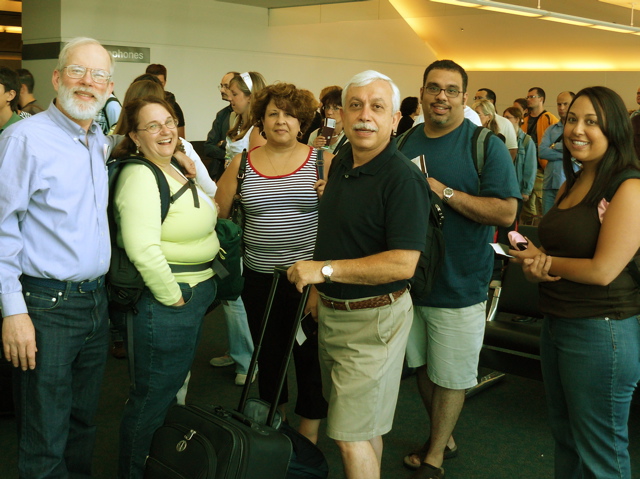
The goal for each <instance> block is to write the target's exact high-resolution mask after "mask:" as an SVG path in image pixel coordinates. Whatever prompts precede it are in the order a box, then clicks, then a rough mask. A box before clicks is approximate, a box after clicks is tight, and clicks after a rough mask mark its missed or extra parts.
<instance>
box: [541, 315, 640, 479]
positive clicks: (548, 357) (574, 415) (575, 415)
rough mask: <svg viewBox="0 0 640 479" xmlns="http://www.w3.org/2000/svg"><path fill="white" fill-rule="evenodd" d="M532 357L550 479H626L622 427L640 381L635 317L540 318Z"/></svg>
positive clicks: (626, 454) (638, 331)
mask: <svg viewBox="0 0 640 479" xmlns="http://www.w3.org/2000/svg"><path fill="white" fill-rule="evenodd" d="M540 352H541V357H542V374H543V376H544V385H545V390H546V392H547V403H548V406H549V420H550V423H551V429H552V432H553V437H554V439H555V443H556V446H555V477H556V479H592V478H593V479H596V478H597V479H609V478H624V479H631V465H630V460H629V452H628V450H627V447H628V445H629V432H628V428H627V423H628V419H629V408H630V405H631V397H632V396H633V391H634V389H635V387H636V384H637V383H638V380H640V317H638V316H632V317H630V318H627V319H623V320H614V319H608V318H590V319H562V318H549V317H547V318H545V321H544V326H543V329H542V335H541V338H540Z"/></svg>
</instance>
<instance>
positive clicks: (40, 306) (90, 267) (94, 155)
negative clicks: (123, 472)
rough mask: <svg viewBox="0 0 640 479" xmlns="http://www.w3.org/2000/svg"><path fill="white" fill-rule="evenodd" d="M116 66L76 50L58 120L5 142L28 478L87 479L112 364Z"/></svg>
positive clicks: (7, 301)
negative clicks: (109, 106) (110, 163)
mask: <svg viewBox="0 0 640 479" xmlns="http://www.w3.org/2000/svg"><path fill="white" fill-rule="evenodd" d="M112 75H113V59H112V58H111V56H110V55H109V53H108V52H107V51H106V50H105V49H104V48H103V47H102V46H101V45H100V43H98V42H97V41H96V40H93V39H90V38H76V39H73V40H71V41H70V42H69V43H68V44H67V45H66V46H65V47H64V48H63V49H62V51H61V52H60V57H59V59H58V64H57V66H56V69H55V70H54V72H53V79H52V81H53V86H54V88H55V89H56V91H57V92H58V94H57V98H56V99H55V100H54V101H53V102H52V103H51V105H50V106H49V108H48V109H47V110H46V111H44V112H42V113H40V114H38V115H35V116H34V117H33V118H30V119H29V121H23V122H18V123H16V124H14V125H12V126H11V127H9V128H8V129H7V130H6V131H5V132H4V133H3V135H2V137H1V139H0V305H1V307H2V314H3V316H4V318H3V325H2V342H3V353H4V357H5V358H6V360H8V361H10V362H11V363H12V364H13V366H15V368H16V369H15V371H14V375H13V379H14V397H15V398H16V416H17V423H18V454H19V457H18V469H19V475H20V477H39V478H45V477H88V476H91V458H92V456H93V447H94V443H95V435H96V427H95V424H94V416H95V412H96V409H97V406H98V398H99V395H100V386H101V383H102V376H103V371H104V367H105V363H106V359H107V347H108V314H107V294H106V290H105V287H104V275H105V273H106V272H107V270H108V268H109V259H110V251H111V246H110V239H109V225H108V221H107V199H108V198H107V196H108V187H107V170H106V168H105V161H106V159H107V158H108V157H109V153H110V151H111V148H112V146H113V142H115V141H117V138H115V137H105V136H104V134H103V132H102V130H101V129H100V127H99V126H98V125H97V124H96V123H95V122H94V121H93V118H94V117H95V116H96V113H97V112H98V111H99V110H100V109H102V108H103V107H104V104H105V101H106V100H107V98H108V97H109V95H110V94H111V92H112V90H113V82H112V81H111V77H112Z"/></svg>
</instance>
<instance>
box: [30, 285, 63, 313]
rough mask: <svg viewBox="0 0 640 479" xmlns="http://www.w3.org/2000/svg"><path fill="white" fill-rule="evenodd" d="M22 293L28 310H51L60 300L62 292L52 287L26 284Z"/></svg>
mask: <svg viewBox="0 0 640 479" xmlns="http://www.w3.org/2000/svg"><path fill="white" fill-rule="evenodd" d="M23 294H24V301H25V303H26V305H27V309H28V310H29V311H53V310H54V309H55V308H57V307H58V305H59V304H60V302H61V301H62V292H61V291H56V290H54V289H48V288H38V287H37V286H33V287H32V286H26V287H23Z"/></svg>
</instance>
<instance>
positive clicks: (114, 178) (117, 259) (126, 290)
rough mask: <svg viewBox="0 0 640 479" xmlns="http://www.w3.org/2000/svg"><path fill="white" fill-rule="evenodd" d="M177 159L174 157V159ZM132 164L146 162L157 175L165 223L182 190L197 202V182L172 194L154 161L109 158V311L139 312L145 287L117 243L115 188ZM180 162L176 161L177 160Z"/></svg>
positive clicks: (136, 158) (136, 157)
mask: <svg viewBox="0 0 640 479" xmlns="http://www.w3.org/2000/svg"><path fill="white" fill-rule="evenodd" d="M173 161H174V160H172V162H173ZM129 164H137V165H145V166H146V167H147V168H149V169H150V170H151V171H152V172H153V173H154V175H155V177H156V182H157V184H158V190H159V191H160V219H161V221H162V222H164V220H165V219H166V217H167V214H168V213H169V208H170V207H171V204H172V203H174V202H175V201H176V200H177V199H178V198H180V196H182V195H183V193H184V192H185V191H186V190H188V189H191V191H192V193H193V195H194V201H196V204H197V192H196V190H195V183H194V182H193V180H192V179H188V181H187V183H186V184H185V185H184V186H183V187H182V188H180V190H178V191H177V192H176V194H174V195H171V191H170V190H169V183H168V182H167V179H166V178H165V176H164V173H162V170H161V169H160V168H159V167H158V166H156V165H155V164H154V163H152V162H151V161H149V160H147V159H145V158H142V157H139V156H129V157H126V158H116V159H112V160H109V162H108V163H107V168H108V170H109V204H108V206H107V216H108V218H109V233H110V236H111V264H110V266H109V272H108V273H107V281H106V285H107V293H108V295H109V311H110V312H120V313H126V312H129V311H133V312H134V313H135V312H136V310H135V305H136V303H137V302H138V300H139V299H140V296H141V295H142V291H143V290H144V281H143V279H142V276H141V275H140V272H139V271H138V270H137V269H136V267H135V266H134V265H133V263H132V262H131V261H130V260H129V257H128V256H127V253H126V252H125V250H124V248H121V247H120V246H118V243H117V237H118V225H117V223H116V221H115V215H114V211H113V202H114V198H115V189H116V185H117V184H118V178H119V176H120V172H121V171H122V168H123V167H124V166H126V165H129ZM174 164H176V165H177V163H174Z"/></svg>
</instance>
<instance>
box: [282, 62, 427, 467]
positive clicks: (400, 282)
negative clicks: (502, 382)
mask: <svg viewBox="0 0 640 479" xmlns="http://www.w3.org/2000/svg"><path fill="white" fill-rule="evenodd" d="M342 105H343V110H342V121H343V124H344V130H345V135H346V136H347V138H348V139H349V142H350V143H349V144H347V145H349V146H347V145H345V147H344V149H343V150H342V151H341V153H340V155H338V156H337V157H336V158H334V160H333V163H334V164H333V165H332V168H331V170H332V171H331V175H330V177H329V179H328V182H327V184H326V187H325V190H324V195H323V197H322V199H321V201H320V206H319V221H318V237H317V241H316V249H315V253H314V261H299V262H297V263H296V264H294V265H293V266H292V267H291V268H290V269H289V272H288V277H289V280H290V281H291V282H292V283H294V284H296V286H297V288H298V289H299V290H302V288H303V287H304V286H305V285H307V284H317V292H318V293H319V296H318V294H317V293H316V290H315V289H314V290H312V295H311V299H310V301H309V305H308V309H310V310H311V311H312V314H314V316H315V315H316V313H317V317H318V318H319V333H318V334H319V336H318V338H319V352H320V363H321V367H322V379H323V383H324V389H325V397H327V398H328V399H329V413H328V418H327V435H328V436H329V437H331V438H332V439H334V440H335V441H336V442H337V444H338V446H339V448H340V452H341V454H342V460H343V463H344V468H345V474H346V477H347V478H348V479H356V478H358V479H360V478H361V479H376V478H379V477H380V460H381V458H382V437H381V436H382V435H383V434H386V433H387V432H389V431H390V430H391V426H392V422H393V414H394V411H395V407H396V401H397V396H398V389H399V386H400V375H401V371H402V359H403V357H404V350H405V346H406V342H407V337H408V334H409V330H410V328H411V322H412V315H413V307H412V304H411V298H410V296H409V293H408V290H407V284H408V280H409V279H410V278H411V277H412V276H413V274H414V272H415V268H416V264H417V262H418V258H419V257H420V252H421V251H422V250H423V249H424V246H425V238H426V232H427V224H428V215H429V213H428V212H429V208H430V205H429V194H428V189H427V184H426V181H425V179H424V175H423V174H422V173H421V172H420V171H419V170H418V168H417V167H416V166H415V165H413V164H412V163H411V162H410V161H409V160H407V158H406V157H405V156H404V155H402V154H401V153H400V152H399V151H398V149H397V147H396V143H395V140H390V138H391V134H392V132H393V130H394V129H395V127H396V126H397V124H398V120H399V118H400V113H399V111H398V110H399V108H400V92H399V90H398V88H397V87H396V86H395V84H394V83H393V82H392V81H391V79H390V78H388V77H386V76H385V75H382V74H380V73H378V72H374V71H366V72H362V73H359V74H358V75H356V76H355V77H353V78H352V79H351V81H350V82H349V84H347V86H346V87H345V88H344V90H343V94H342ZM318 297H319V299H320V301H318Z"/></svg>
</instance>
